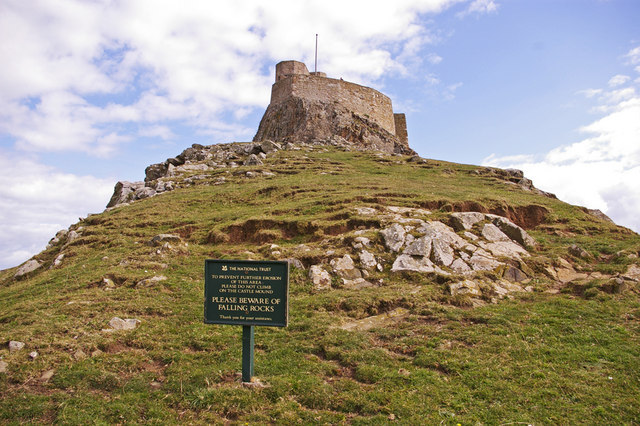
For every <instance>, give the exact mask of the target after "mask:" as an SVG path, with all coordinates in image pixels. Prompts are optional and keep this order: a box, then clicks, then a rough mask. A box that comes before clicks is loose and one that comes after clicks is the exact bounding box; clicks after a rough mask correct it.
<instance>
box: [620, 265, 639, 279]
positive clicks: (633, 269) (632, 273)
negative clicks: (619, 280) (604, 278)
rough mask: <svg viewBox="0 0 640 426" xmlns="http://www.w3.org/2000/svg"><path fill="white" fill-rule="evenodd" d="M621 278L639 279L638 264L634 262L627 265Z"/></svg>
mask: <svg viewBox="0 0 640 426" xmlns="http://www.w3.org/2000/svg"><path fill="white" fill-rule="evenodd" d="M623 278H626V279H628V280H631V281H640V266H638V265H635V264H633V265H629V267H628V268H627V271H626V272H625V273H624V274H623Z"/></svg>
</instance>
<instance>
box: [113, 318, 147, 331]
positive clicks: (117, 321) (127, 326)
mask: <svg viewBox="0 0 640 426" xmlns="http://www.w3.org/2000/svg"><path fill="white" fill-rule="evenodd" d="M138 324H140V320H137V319H133V318H127V319H122V318H118V317H113V318H111V320H110V321H109V325H110V326H111V328H112V329H113V330H133V329H134V328H136V327H137V326H138Z"/></svg>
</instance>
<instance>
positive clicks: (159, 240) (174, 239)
mask: <svg viewBox="0 0 640 426" xmlns="http://www.w3.org/2000/svg"><path fill="white" fill-rule="evenodd" d="M180 242H182V238H180V235H176V234H158V235H156V236H155V237H153V238H152V239H151V240H150V241H149V242H148V243H147V245H150V246H156V247H160V246H162V245H164V244H165V243H180Z"/></svg>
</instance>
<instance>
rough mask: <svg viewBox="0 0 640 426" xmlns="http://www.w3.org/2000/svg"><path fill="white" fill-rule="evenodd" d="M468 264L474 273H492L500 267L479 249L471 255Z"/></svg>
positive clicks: (498, 263)
mask: <svg viewBox="0 0 640 426" xmlns="http://www.w3.org/2000/svg"><path fill="white" fill-rule="evenodd" d="M468 263H469V266H470V267H471V269H473V270H474V271H492V270H494V269H496V268H497V267H499V266H500V265H502V263H500V262H498V261H497V260H495V259H494V258H492V257H491V256H490V255H489V253H487V252H486V251H484V250H481V249H480V250H476V251H475V252H474V253H473V255H472V256H471V258H469V260H468Z"/></svg>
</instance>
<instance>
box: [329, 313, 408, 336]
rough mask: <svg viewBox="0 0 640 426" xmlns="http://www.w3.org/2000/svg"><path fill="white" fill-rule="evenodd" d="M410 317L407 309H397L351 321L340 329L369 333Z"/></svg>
mask: <svg viewBox="0 0 640 426" xmlns="http://www.w3.org/2000/svg"><path fill="white" fill-rule="evenodd" d="M408 315H409V311H407V310H406V309H405V308H396V309H394V310H392V311H389V312H385V313H384V314H380V315H374V316H371V317H368V318H363V319H361V320H357V321H350V322H348V323H345V324H343V325H342V326H340V328H341V329H343V330H348V331H367V330H370V329H372V328H374V327H382V326H386V325H388V324H393V323H397V322H399V321H400V320H402V319H404V318H406V317H407V316H408Z"/></svg>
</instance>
